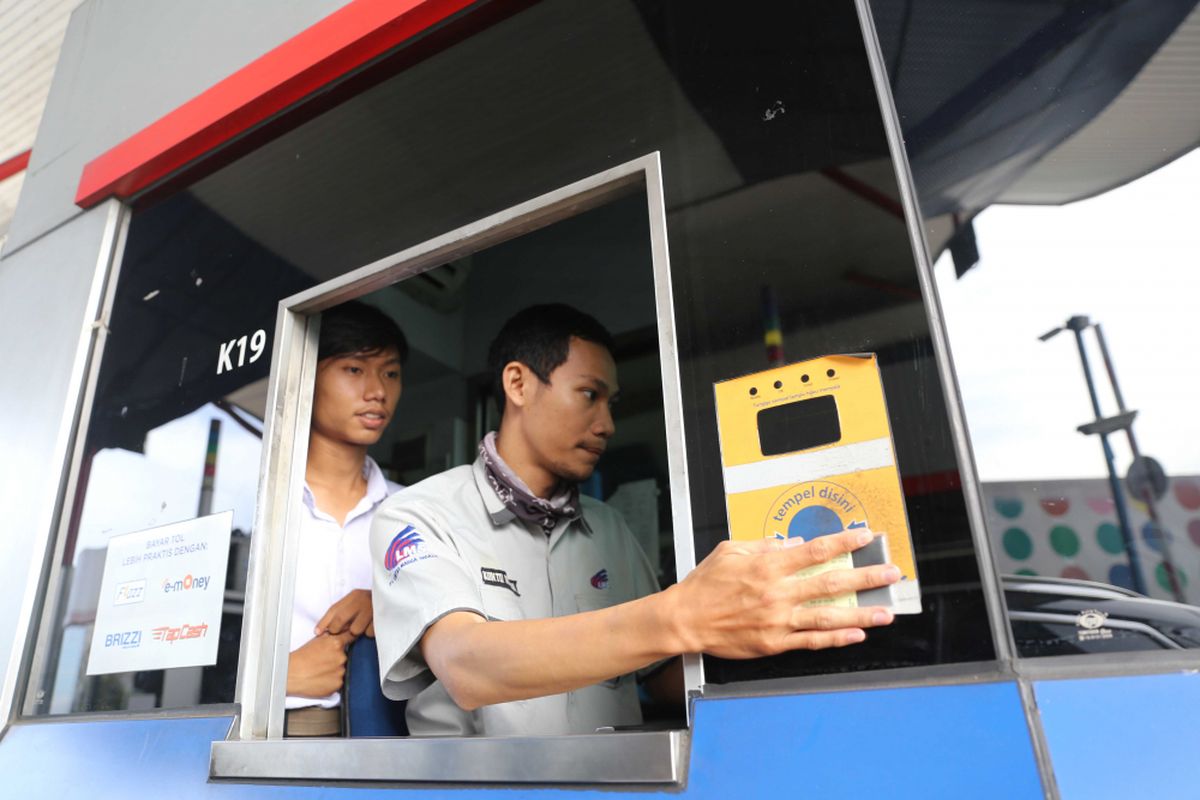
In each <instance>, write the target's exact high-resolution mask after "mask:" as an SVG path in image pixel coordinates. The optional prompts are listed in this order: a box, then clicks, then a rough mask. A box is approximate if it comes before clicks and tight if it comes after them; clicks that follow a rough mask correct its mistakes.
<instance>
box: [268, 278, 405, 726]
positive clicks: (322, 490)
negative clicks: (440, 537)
mask: <svg viewBox="0 0 1200 800" xmlns="http://www.w3.org/2000/svg"><path fill="white" fill-rule="evenodd" d="M407 356H408V343H407V341H406V340H405V338H404V333H403V332H402V331H401V330H400V327H399V326H398V325H396V323H395V322H393V321H392V320H391V318H389V317H388V316H387V315H386V314H384V313H383V312H382V311H379V310H378V309H376V308H373V307H372V306H368V305H366V304H364V303H358V302H352V303H345V304H343V305H340V306H337V307H335V308H331V309H329V310H328V311H326V312H324V313H323V314H322V315H321V336H320V344H319V346H318V349H317V375H316V381H315V385H314V387H313V410H312V425H311V428H310V433H309V440H308V462H307V466H306V469H305V481H304V497H303V502H304V509H303V513H302V515H301V523H300V548H299V552H298V554H297V559H296V591H295V596H294V599H293V604H292V633H291V648H290V649H291V656H290V657H289V659H288V680H287V701H286V708H287V722H286V726H285V729H286V732H287V735H289V736H336V735H338V734H339V733H340V732H341V715H340V710H339V706H340V702H341V697H340V689H341V688H342V683H343V679H344V676H345V665H346V652H345V651H346V647H347V646H349V645H350V643H351V642H353V641H354V640H355V639H357V638H358V637H359V636H362V635H363V634H366V635H367V636H374V635H375V629H374V626H373V624H372V617H373V614H372V608H371V591H370V589H371V559H370V551H369V548H368V534H369V532H370V525H371V518H372V517H373V516H374V514H375V510H376V509H377V508H378V507H379V505H380V504H381V503H382V502H383V501H384V500H386V499H387V498H388V496H389V495H391V494H393V493H395V492H396V491H398V490H399V489H400V486H399V485H398V484H395V483H392V482H391V481H388V480H387V479H386V478H384V476H383V473H382V472H381V471H380V469H379V465H377V464H376V463H375V461H374V460H373V459H371V458H370V457H369V456H368V455H367V448H368V447H369V446H370V445H372V444H375V443H376V442H377V441H379V439H380V437H381V436H382V435H383V432H384V430H385V429H386V428H387V425H388V423H389V422H390V421H391V419H392V416H393V414H394V413H395V410H396V402H397V401H398V400H399V399H400V390H401V375H400V373H401V365H402V363H403V362H404V360H405V359H406V358H407Z"/></svg>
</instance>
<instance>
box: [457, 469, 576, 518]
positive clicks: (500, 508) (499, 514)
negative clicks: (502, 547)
mask: <svg viewBox="0 0 1200 800" xmlns="http://www.w3.org/2000/svg"><path fill="white" fill-rule="evenodd" d="M471 475H472V476H473V477H474V478H475V488H476V489H478V490H479V497H480V499H482V500H483V507H484V508H485V509H486V510H487V513H488V517H489V518H491V520H492V525H493V526H494V527H497V528H499V527H500V526H501V525H507V524H508V523H510V522H512V521H513V520H515V519H516V518H517V515H516V514H514V513H513V512H512V511H510V510H509V508H508V506H506V505H504V501H502V500H501V499H500V496H499V495H498V494H496V490H495V489H493V488H492V485H491V484H490V483H488V479H487V470H486V469H484V466H483V459H482V458H478V457H476V459H475V463H473V464H472V465H471ZM579 512H580V514H579V527H580V528H581V529H582V530H583V532H584V533H587V534H591V532H592V527H591V526H590V525H588V521H587V517H586V516H585V515H584V513H583V501H582V500H581V501H580V509H579Z"/></svg>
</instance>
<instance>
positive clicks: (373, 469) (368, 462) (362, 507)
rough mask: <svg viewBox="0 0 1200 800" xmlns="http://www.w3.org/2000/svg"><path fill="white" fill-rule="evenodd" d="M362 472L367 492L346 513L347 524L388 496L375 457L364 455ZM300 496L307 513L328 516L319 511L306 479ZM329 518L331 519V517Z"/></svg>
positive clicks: (381, 472) (386, 486)
mask: <svg viewBox="0 0 1200 800" xmlns="http://www.w3.org/2000/svg"><path fill="white" fill-rule="evenodd" d="M362 474H363V477H364V478H366V479H367V492H366V494H364V495H363V496H362V499H361V500H359V501H358V505H356V506H355V507H354V509H353V510H352V511H351V512H350V513H349V514H347V515H346V524H349V523H350V520H352V519H354V518H355V517H357V516H360V515H362V514H365V513H366V512H367V511H370V510H372V509H374V508H375V506H377V505H379V504H380V503H382V502H383V501H384V500H386V499H387V498H388V483H387V479H386V478H384V477H383V470H381V469H380V468H379V465H378V464H376V463H375V459H373V458H371V457H370V456H367V457H366V459H365V460H364V461H363V471H362ZM300 497H301V500H303V501H304V505H305V507H306V508H308V511H309V513H310V514H312V515H313V516H314V517H316V516H320V517H328V515H327V514H326V513H325V512H324V511H321V510H320V509H319V508H317V501H316V498H314V497H313V493H312V489H310V488H308V481H305V482H304V492H303V493H302V494H301V496H300ZM329 518H330V519H332V517H329Z"/></svg>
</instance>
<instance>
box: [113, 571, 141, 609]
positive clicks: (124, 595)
mask: <svg viewBox="0 0 1200 800" xmlns="http://www.w3.org/2000/svg"><path fill="white" fill-rule="evenodd" d="M145 599H146V579H145V578H141V579H140V580H136V581H126V582H125V583H122V584H121V585H120V586H118V587H117V596H116V599H114V600H113V605H114V606H127V605H129V604H130V603H140V602H142V601H143V600H145Z"/></svg>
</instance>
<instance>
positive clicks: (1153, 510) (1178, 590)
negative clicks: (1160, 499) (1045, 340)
mask: <svg viewBox="0 0 1200 800" xmlns="http://www.w3.org/2000/svg"><path fill="white" fill-rule="evenodd" d="M1092 327H1093V328H1094V329H1095V330H1096V342H1097V343H1098V344H1099V345H1100V357H1101V358H1103V359H1104V369H1105V370H1107V372H1108V382H1109V383H1110V384H1111V385H1112V392H1113V397H1115V398H1116V400H1117V410H1118V411H1125V410H1126V408H1125V398H1124V397H1123V396H1122V395H1121V387H1120V385H1119V384H1118V383H1117V371H1116V370H1115V369H1113V362H1112V357H1111V356H1110V355H1109V354H1108V344H1107V343H1106V342H1105V341H1104V331H1103V330H1102V329H1101V327H1100V323H1099V322H1097V323H1095V324H1094V325H1092ZM1097 416H1099V415H1097ZM1125 434H1126V436H1128V437H1129V452H1130V453H1132V454H1133V457H1134V458H1135V459H1136V458H1139V457H1140V456H1141V455H1142V453H1141V450H1140V449H1139V448H1138V443H1137V437H1136V436H1135V435H1134V433H1133V425H1132V423H1131V424H1130V425H1129V427H1127V428H1126V429H1125ZM1141 499H1142V502H1144V503H1145V504H1146V514H1147V515H1148V516H1149V517H1150V521H1151V522H1152V523H1153V524H1154V528H1155V530H1157V531H1158V532H1159V535H1160V536H1161V537H1162V538H1161V544H1162V552H1163V564H1164V568H1165V569H1166V572H1167V580H1168V581H1169V582H1170V584H1171V594H1172V595H1173V596H1174V597H1175V600H1176V601H1177V602H1180V603H1186V602H1187V598H1186V596H1185V595H1184V593H1183V586H1182V585H1181V584H1180V582H1179V575H1178V573H1177V572H1176V571H1175V560H1174V559H1173V558H1172V557H1171V549H1170V544H1169V543H1168V542H1167V532H1166V530H1165V529H1164V528H1163V527H1162V525H1161V524H1160V523H1159V517H1158V503H1157V502H1156V501H1155V499H1154V492H1153V491H1152V490H1151V488H1150V487H1146V490H1145V491H1144V492H1143V493H1142V498H1141Z"/></svg>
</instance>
